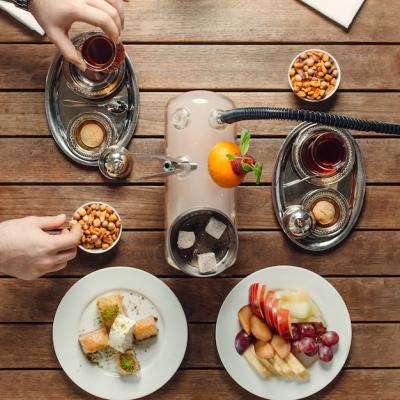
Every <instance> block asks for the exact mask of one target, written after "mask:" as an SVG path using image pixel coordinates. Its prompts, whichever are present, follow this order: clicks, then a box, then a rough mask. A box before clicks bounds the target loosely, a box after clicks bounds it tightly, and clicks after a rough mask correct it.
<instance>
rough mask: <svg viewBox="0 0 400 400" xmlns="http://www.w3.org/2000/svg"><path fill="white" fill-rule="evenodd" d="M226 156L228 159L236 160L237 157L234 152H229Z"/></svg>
mask: <svg viewBox="0 0 400 400" xmlns="http://www.w3.org/2000/svg"><path fill="white" fill-rule="evenodd" d="M226 158H227V159H228V160H234V159H235V158H236V156H234V155H233V154H227V155H226Z"/></svg>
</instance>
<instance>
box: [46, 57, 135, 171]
mask: <svg viewBox="0 0 400 400" xmlns="http://www.w3.org/2000/svg"><path fill="white" fill-rule="evenodd" d="M64 63H65V61H64V60H63V57H62V56H61V55H60V54H57V56H56V57H55V58H54V60H53V62H52V64H51V66H50V68H49V71H48V73H47V78H46V95H45V106H46V115H47V122H48V125H49V128H50V131H51V134H52V135H53V138H54V140H55V141H56V143H57V144H58V146H59V147H60V148H61V150H62V151H63V152H64V153H65V154H66V155H67V156H68V157H69V158H71V159H72V160H74V161H75V162H77V163H79V164H82V165H86V166H97V165H98V158H99V157H94V158H93V157H92V158H91V159H90V158H88V157H84V156H82V155H80V154H79V152H77V151H74V149H73V148H71V144H70V141H69V140H68V126H69V124H70V122H71V121H72V120H73V119H75V118H77V117H78V116H79V115H80V114H82V113H85V112H97V111H99V112H101V113H103V114H104V115H105V116H106V117H108V118H109V119H110V120H111V122H112V124H113V125H114V127H115V130H116V136H115V143H111V145H113V144H117V143H118V144H119V145H121V146H123V147H126V146H127V145H128V143H129V142H130V140H131V138H132V136H133V132H134V130H135V128H136V125H137V122H138V117H139V89H138V84H137V79H136V74H135V70H134V67H133V64H132V62H131V61H130V59H129V57H128V56H127V55H125V73H124V75H125V76H124V79H123V80H122V82H121V84H120V86H119V87H118V88H117V89H116V90H115V91H114V92H113V93H112V94H111V95H109V96H106V97H103V98H97V99H93V100H90V99H87V98H83V97H81V96H79V95H78V94H76V93H75V92H73V91H72V90H71V89H70V88H69V87H68V84H67V81H66V78H65V76H64V73H63V64H64ZM64 100H74V101H82V102H87V103H90V104H99V105H103V104H107V103H108V102H109V101H111V100H123V101H124V102H126V103H127V105H128V107H127V111H126V112H124V113H121V114H116V113H112V112H109V111H108V110H107V109H105V108H103V107H93V106H81V107H69V106H66V105H64V104H63V101H64Z"/></svg>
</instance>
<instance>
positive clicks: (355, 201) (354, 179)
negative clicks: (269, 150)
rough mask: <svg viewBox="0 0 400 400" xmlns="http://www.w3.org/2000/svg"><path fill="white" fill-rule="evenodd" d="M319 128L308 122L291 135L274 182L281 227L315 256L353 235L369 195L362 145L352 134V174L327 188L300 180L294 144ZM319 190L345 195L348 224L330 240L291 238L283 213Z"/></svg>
mask: <svg viewBox="0 0 400 400" xmlns="http://www.w3.org/2000/svg"><path fill="white" fill-rule="evenodd" d="M316 125H317V124H314V123H308V122H304V123H302V124H300V125H298V126H297V127H295V128H294V129H293V130H292V131H291V133H290V134H289V135H288V137H287V138H286V140H285V141H284V143H283V144H282V146H281V148H280V151H279V153H278V156H277V160H276V164H275V169H274V174H273V179H272V197H273V199H272V200H273V204H274V210H275V215H276V217H277V219H278V222H279V224H280V226H281V227H282V229H283V231H284V232H285V234H286V235H287V236H288V238H289V239H290V240H291V241H292V242H293V243H295V244H296V245H298V246H300V247H302V248H303V249H306V250H310V251H314V252H318V251H325V250H328V249H331V248H333V247H335V246H337V245H338V244H339V243H341V242H342V241H343V240H344V239H345V238H346V237H347V236H348V235H349V233H350V232H351V230H352V228H353V227H354V225H355V224H356V222H357V220H358V217H359V216H360V213H361V210H362V206H363V203H364V195H365V169H364V164H363V160H362V155H361V152H360V149H359V147H358V144H357V143H356V141H355V140H354V138H353V137H352V136H351V134H350V132H348V131H346V133H347V134H348V137H349V139H350V140H351V142H352V144H353V146H354V150H355V161H354V165H353V168H352V170H351V171H350V173H349V174H348V175H347V176H345V177H344V178H343V179H341V180H340V181H338V182H336V183H334V184H331V185H325V186H316V185H313V184H312V183H309V182H308V181H307V180H303V181H300V177H299V175H298V174H297V172H296V171H295V169H294V166H293V164H292V147H293V143H294V141H295V140H296V138H297V137H298V136H299V135H301V134H302V133H304V132H305V131H306V130H308V129H309V128H312V127H314V126H316ZM295 181H298V182H297V183H295V184H293V185H289V186H286V185H287V184H288V183H290V182H295ZM317 189H330V190H335V191H337V192H339V194H340V195H342V197H343V198H344V199H345V200H346V201H347V207H348V209H347V211H348V218H347V222H346V223H345V225H344V226H343V228H342V229H340V230H339V231H338V232H337V233H336V234H334V235H329V236H328V237H319V236H318V235H314V234H311V235H310V236H307V237H305V238H295V237H293V236H292V235H290V234H289V232H288V230H287V229H286V227H285V226H284V224H283V221H282V218H283V213H284V211H285V210H286V208H287V207H289V206H293V205H301V204H302V203H303V201H304V199H307V195H308V196H310V193H311V192H314V191H316V190H317Z"/></svg>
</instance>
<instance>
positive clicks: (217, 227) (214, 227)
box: [206, 217, 226, 240]
mask: <svg viewBox="0 0 400 400" xmlns="http://www.w3.org/2000/svg"><path fill="white" fill-rule="evenodd" d="M225 230H226V225H225V224H224V223H223V222H221V221H218V220H217V219H215V218H214V217H211V218H210V220H209V221H208V224H207V226H206V232H207V233H208V234H209V235H210V236H212V237H213V238H214V239H217V240H219V239H220V238H221V236H222V235H223V234H224V232H225Z"/></svg>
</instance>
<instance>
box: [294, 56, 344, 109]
mask: <svg viewBox="0 0 400 400" xmlns="http://www.w3.org/2000/svg"><path fill="white" fill-rule="evenodd" d="M288 78H289V84H290V87H291V88H292V90H293V92H294V93H295V94H296V96H298V97H299V98H301V99H302V100H305V101H310V102H319V101H323V100H327V99H329V98H330V97H331V96H333V94H334V93H335V92H336V90H337V89H338V87H339V85H340V80H341V71H340V67H339V64H338V62H337V61H336V59H335V58H334V57H333V56H332V55H331V54H329V53H328V52H326V51H324V50H320V49H310V50H305V51H303V52H301V53H299V54H298V55H297V56H296V57H295V58H294V59H293V61H292V62H291V64H290V67H289V73H288Z"/></svg>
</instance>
